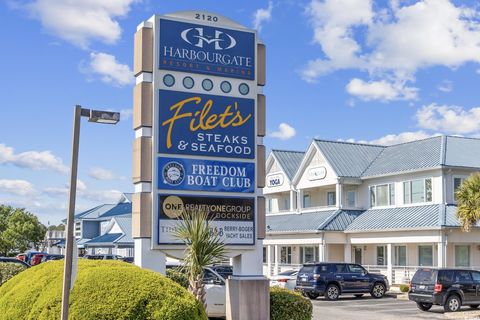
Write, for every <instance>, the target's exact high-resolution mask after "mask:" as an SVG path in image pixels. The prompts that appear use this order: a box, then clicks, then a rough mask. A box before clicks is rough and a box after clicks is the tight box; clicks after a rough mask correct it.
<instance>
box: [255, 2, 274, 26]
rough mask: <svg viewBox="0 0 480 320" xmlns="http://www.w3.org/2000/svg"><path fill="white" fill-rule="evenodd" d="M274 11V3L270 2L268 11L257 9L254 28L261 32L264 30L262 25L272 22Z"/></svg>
mask: <svg viewBox="0 0 480 320" xmlns="http://www.w3.org/2000/svg"><path fill="white" fill-rule="evenodd" d="M272 9H273V2H272V1H269V2H268V7H267V8H266V9H263V8H261V9H257V11H255V13H254V14H253V28H254V29H256V30H258V31H260V30H262V25H263V23H265V22H268V21H270V20H272Z"/></svg>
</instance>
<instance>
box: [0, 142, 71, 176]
mask: <svg viewBox="0 0 480 320" xmlns="http://www.w3.org/2000/svg"><path fill="white" fill-rule="evenodd" d="M0 164H13V165H15V166H17V167H20V168H30V169H34V170H42V169H49V170H53V171H57V172H60V173H63V174H67V173H68V172H69V168H68V167H67V166H65V165H64V164H63V160H62V159H61V158H59V157H56V156H55V155H53V154H52V152H51V151H26V152H22V153H17V154H15V152H14V149H13V148H12V147H8V146H6V145H5V144H1V143H0Z"/></svg>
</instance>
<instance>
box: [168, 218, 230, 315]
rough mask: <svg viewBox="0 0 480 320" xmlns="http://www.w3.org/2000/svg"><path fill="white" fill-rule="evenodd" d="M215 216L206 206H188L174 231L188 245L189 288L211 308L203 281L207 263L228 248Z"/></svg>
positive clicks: (186, 261)
mask: <svg viewBox="0 0 480 320" xmlns="http://www.w3.org/2000/svg"><path fill="white" fill-rule="evenodd" d="M212 221H213V219H210V218H209V215H208V212H206V211H202V210H186V211H184V212H183V213H182V215H181V216H180V219H179V224H178V226H177V227H176V230H175V231H174V233H173V235H174V236H175V237H176V238H177V239H179V240H181V241H183V242H184V243H185V245H186V248H185V254H184V258H183V262H184V266H183V269H184V270H185V271H186V273H187V275H188V282H189V286H188V291H190V292H191V293H192V294H193V295H194V296H195V298H196V299H197V300H198V301H199V302H200V303H202V304H203V305H204V306H205V308H207V304H206V300H205V287H204V284H203V269H204V267H206V266H208V265H211V264H214V263H217V262H220V261H221V260H223V259H225V254H226V249H225V244H224V243H223V241H222V239H221V237H220V236H219V234H218V232H217V231H216V230H214V229H212V228H211V222H212Z"/></svg>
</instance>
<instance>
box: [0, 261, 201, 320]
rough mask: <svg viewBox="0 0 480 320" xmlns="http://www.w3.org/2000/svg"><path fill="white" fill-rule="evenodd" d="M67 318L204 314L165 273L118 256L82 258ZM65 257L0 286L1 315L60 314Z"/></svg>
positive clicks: (177, 319) (180, 318)
mask: <svg viewBox="0 0 480 320" xmlns="http://www.w3.org/2000/svg"><path fill="white" fill-rule="evenodd" d="M78 269H79V272H78V275H77V279H76V282H75V286H74V288H73V290H72V292H71V295H70V317H69V318H70V319H75V320H94V319H95V320H96V319H99V320H107V319H112V320H113V319H115V320H117V319H118V320H122V319H123V320H126V319H132V320H133V319H136V320H140V319H151V320H154V319H162V320H167V319H168V320H184V319H192V320H193V319H195V320H197V319H202V320H206V319H207V316H206V313H205V310H204V308H203V306H201V305H200V304H199V303H198V302H197V301H196V300H195V298H194V297H193V296H192V295H191V294H190V293H188V292H187V291H186V290H185V289H184V288H182V287H181V286H180V285H178V284H176V283H175V282H173V281H171V280H170V279H167V278H166V277H164V276H162V275H160V274H158V273H156V272H153V271H149V270H145V269H141V268H138V267H136V266H134V265H131V264H128V263H124V262H121V261H93V260H80V261H79V266H78ZM62 276H63V261H53V262H47V263H42V264H40V265H38V266H36V267H34V268H30V269H28V270H26V271H24V272H22V273H20V274H18V275H16V276H15V277H14V278H12V279H11V280H10V281H8V282H6V283H5V284H4V285H3V286H1V287H0V310H1V312H0V319H22V320H23V319H24V320H29V319H30V320H33V319H35V320H47V319H48V320H51V319H60V311H61V292H62Z"/></svg>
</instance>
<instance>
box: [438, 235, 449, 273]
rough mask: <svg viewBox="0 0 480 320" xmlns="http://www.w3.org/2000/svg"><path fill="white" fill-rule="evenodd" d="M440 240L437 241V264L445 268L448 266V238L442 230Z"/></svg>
mask: <svg viewBox="0 0 480 320" xmlns="http://www.w3.org/2000/svg"><path fill="white" fill-rule="evenodd" d="M439 240H440V241H439V242H438V243H437V254H438V255H437V266H438V267H439V268H444V267H446V266H447V239H446V236H445V234H444V233H443V232H440V239H439Z"/></svg>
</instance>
